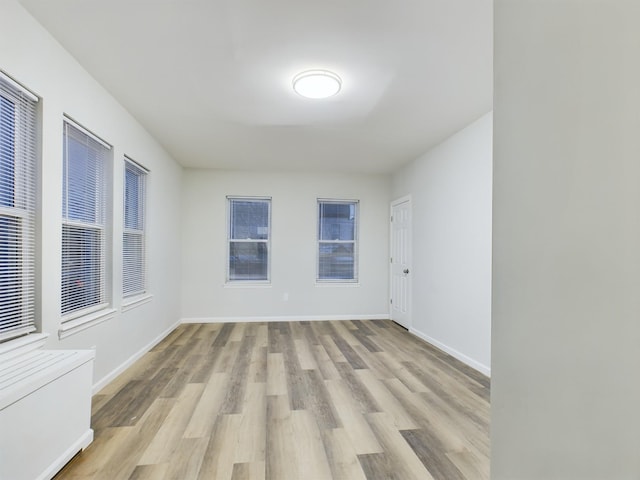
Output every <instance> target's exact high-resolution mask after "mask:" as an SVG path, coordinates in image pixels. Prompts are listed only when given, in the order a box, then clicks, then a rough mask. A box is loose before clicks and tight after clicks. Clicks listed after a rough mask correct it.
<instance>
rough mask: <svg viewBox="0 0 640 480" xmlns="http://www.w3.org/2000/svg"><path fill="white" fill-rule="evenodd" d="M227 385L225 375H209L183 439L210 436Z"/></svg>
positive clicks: (227, 381)
mask: <svg viewBox="0 0 640 480" xmlns="http://www.w3.org/2000/svg"><path fill="white" fill-rule="evenodd" d="M228 383H229V375H228V374H226V373H214V374H212V375H211V377H210V379H209V382H208V383H207V384H206V387H205V389H204V391H203V392H202V395H201V396H200V400H199V401H198V403H197V404H196V406H195V407H194V410H193V412H192V414H191V418H190V419H189V423H188V424H187V427H186V428H185V431H184V434H183V436H184V437H185V438H203V437H208V436H209V435H210V434H211V431H212V430H213V427H214V424H215V421H216V419H217V416H218V413H219V412H220V405H222V402H223V401H224V398H225V396H226V391H227V384H228Z"/></svg>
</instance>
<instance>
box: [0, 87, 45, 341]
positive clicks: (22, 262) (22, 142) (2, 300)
mask: <svg viewBox="0 0 640 480" xmlns="http://www.w3.org/2000/svg"><path fill="white" fill-rule="evenodd" d="M36 108H37V98H36V97H35V96H34V95H32V94H31V93H29V92H27V91H25V90H23V89H22V88H21V87H19V86H18V85H17V84H16V83H15V82H13V81H12V80H11V79H9V78H7V77H5V76H4V75H2V74H0V342H2V341H5V340H9V339H11V338H15V337H17V336H20V335H24V334H26V333H29V332H33V331H34V330H35V326H34V323H35V322H34V316H35V307H34V300H35V199H36V137H37V135H36V128H37V127H36V124H37V120H36V119H37V114H36Z"/></svg>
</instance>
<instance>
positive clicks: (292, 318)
mask: <svg viewBox="0 0 640 480" xmlns="http://www.w3.org/2000/svg"><path fill="white" fill-rule="evenodd" d="M388 319H389V314H388V313H379V314H375V315H284V316H280V317H189V318H183V319H182V320H181V323H234V322H322V321H328V320H388Z"/></svg>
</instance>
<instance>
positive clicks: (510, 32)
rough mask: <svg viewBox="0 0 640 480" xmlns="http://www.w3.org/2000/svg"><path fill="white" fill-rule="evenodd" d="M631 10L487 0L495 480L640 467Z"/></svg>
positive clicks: (609, 4)
mask: <svg viewBox="0 0 640 480" xmlns="http://www.w3.org/2000/svg"><path fill="white" fill-rule="evenodd" d="M639 22H640V3H639V2H637V1H629V0H607V1H595V0H588V1H580V2H576V1H574V0H555V1H553V2H541V1H537V0H528V1H518V2H515V1H513V0H496V1H495V28H496V32H495V78H496V84H495V110H494V112H495V113H494V115H495V159H494V192H495V193H494V233H493V240H494V250H493V282H494V283H493V363H492V365H493V368H492V370H493V377H492V387H491V388H492V399H491V410H492V425H491V432H492V446H491V452H492V462H491V463H492V465H491V471H492V478H493V479H495V480H507V479H508V480H513V479H520V480H528V479H531V480H534V479H535V480H540V479H563V480H573V479H575V480H578V479H579V480H592V479H593V480H595V479H599V480H602V479H612V480H613V479H615V480H624V479H637V478H640V455H639V454H638V453H639V452H640V409H639V408H638V406H639V405H640V380H639V378H640V377H639V375H638V367H640V294H639V291H640V133H639V132H640V114H639V112H640V56H639V55H638V52H639V51H640V29H638V24H639Z"/></svg>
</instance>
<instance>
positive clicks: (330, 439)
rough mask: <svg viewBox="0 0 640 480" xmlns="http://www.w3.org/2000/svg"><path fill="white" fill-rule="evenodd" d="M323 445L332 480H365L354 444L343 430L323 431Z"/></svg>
mask: <svg viewBox="0 0 640 480" xmlns="http://www.w3.org/2000/svg"><path fill="white" fill-rule="evenodd" d="M324 444H325V450H326V453H327V459H328V462H329V466H330V468H331V473H332V475H333V479H334V480H366V478H367V477H366V476H365V473H364V471H363V469H362V465H361V464H360V462H359V461H358V455H357V453H356V451H355V448H354V447H355V444H354V442H353V440H352V439H351V437H350V436H349V435H347V432H346V431H345V429H343V428H333V429H331V430H325V432H324Z"/></svg>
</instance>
